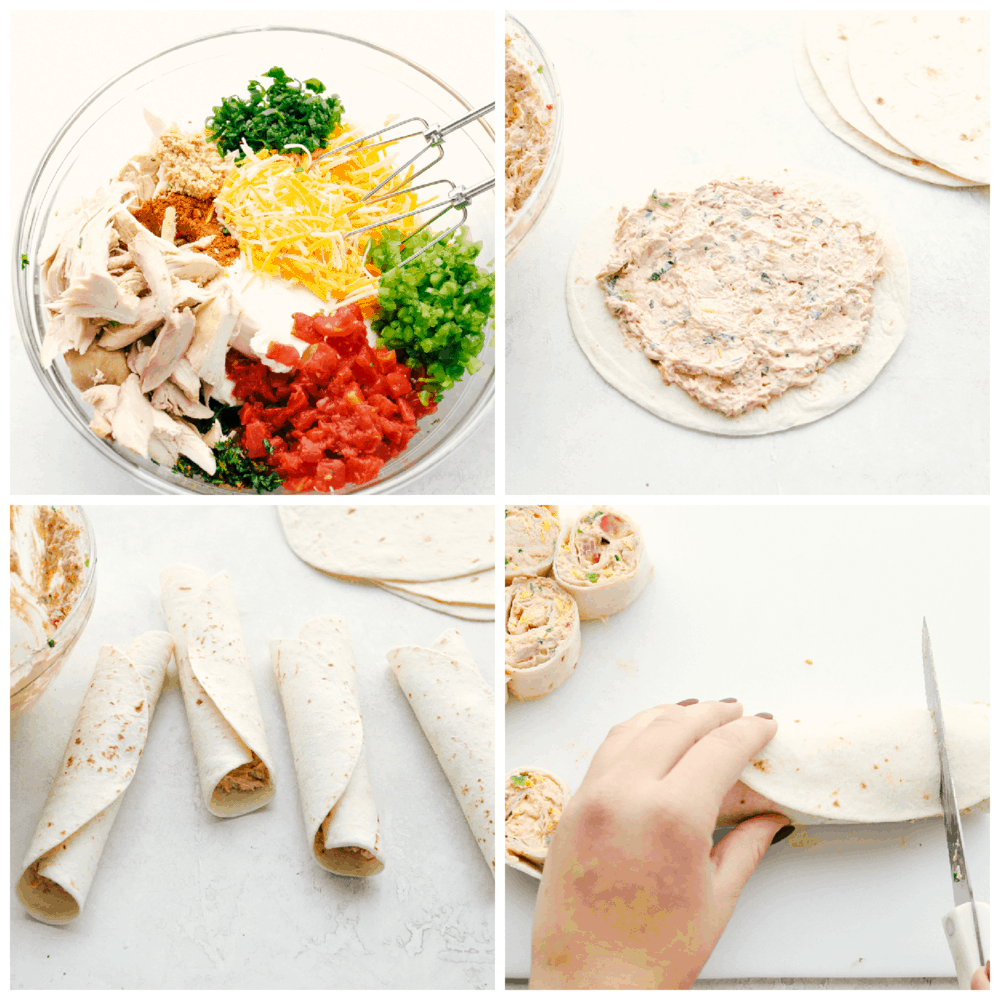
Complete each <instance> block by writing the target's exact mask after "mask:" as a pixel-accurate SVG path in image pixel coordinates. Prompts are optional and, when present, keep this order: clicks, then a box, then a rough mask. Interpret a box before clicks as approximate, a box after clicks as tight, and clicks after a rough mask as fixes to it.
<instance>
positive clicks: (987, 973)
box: [986, 959, 990, 980]
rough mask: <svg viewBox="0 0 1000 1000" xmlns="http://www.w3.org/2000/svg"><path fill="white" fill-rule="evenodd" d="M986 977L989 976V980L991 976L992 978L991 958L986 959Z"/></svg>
mask: <svg viewBox="0 0 1000 1000" xmlns="http://www.w3.org/2000/svg"><path fill="white" fill-rule="evenodd" d="M986 978H987V980H989V978H990V960H989V959H986Z"/></svg>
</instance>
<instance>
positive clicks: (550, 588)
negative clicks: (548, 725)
mask: <svg viewBox="0 0 1000 1000" xmlns="http://www.w3.org/2000/svg"><path fill="white" fill-rule="evenodd" d="M526 592H527V595H528V596H525V594H526ZM515 597H516V598H517V599H518V600H519V601H521V602H525V603H527V604H529V605H530V604H531V603H542V602H549V604H550V606H551V608H552V612H553V614H554V616H555V617H554V618H553V616H552V614H550V615H549V617H547V618H546V619H545V621H546V624H545V625H541V626H540V627H539V628H540V629H541V628H546V627H548V623H549V622H552V621H553V620H555V621H569V622H570V631H569V634H568V636H567V637H566V639H565V640H564V641H563V642H561V643H560V644H559V645H558V646H557V647H556V648H555V649H554V650H553V652H552V655H551V656H550V657H549V658H548V659H547V660H545V662H544V663H538V664H535V666H533V667H524V668H516V667H514V666H513V665H512V664H510V663H508V662H506V660H505V663H504V674H505V678H506V681H507V691H508V692H509V693H510V694H511V695H513V697H514V698H516V699H517V700H518V701H532V700H534V699H535V698H541V697H542V696H543V695H547V694H548V693H549V692H550V691H554V690H555V689H556V688H557V687H559V686H560V685H561V684H563V683H565V682H566V681H567V680H568V679H569V677H570V675H571V674H572V673H573V671H574V670H575V669H576V665H577V663H578V662H579V660H580V612H579V610H578V608H577V606H576V601H575V600H574V599H573V596H572V594H569V593H568V592H567V591H565V590H564V589H563V588H562V587H560V586H559V584H558V583H557V582H556V581H555V580H552V579H549V578H548V577H540V578H538V577H518V578H516V579H514V580H512V581H511V582H510V584H509V585H508V586H507V587H506V588H505V590H504V627H505V631H506V630H508V629H509V627H510V609H511V606H512V605H513V603H514V599H515ZM527 634H528V635H531V632H528V633H527ZM510 643H511V639H510V634H509V632H507V635H506V637H505V642H504V645H505V647H507V648H509V647H510ZM505 703H506V701H505Z"/></svg>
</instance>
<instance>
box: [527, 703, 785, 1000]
mask: <svg viewBox="0 0 1000 1000" xmlns="http://www.w3.org/2000/svg"><path fill="white" fill-rule="evenodd" d="M777 729H778V725H777V723H776V722H774V721H773V720H771V719H767V718H761V717H758V716H749V717H747V716H743V707H742V706H741V705H739V704H736V703H734V704H727V703H723V702H717V701H708V702H702V703H701V704H693V703H688V702H685V703H682V704H681V705H661V706H660V707H659V708H653V709H649V710H648V711H645V712H640V713H639V714H638V715H637V716H635V718H633V719H630V720H629V721H628V722H624V723H621V724H620V725H617V726H615V727H614V729H612V730H611V732H610V733H609V734H608V737H607V739H606V740H605V741H604V742H603V743H602V744H601V746H600V747H599V748H598V750H597V753H596V754H595V755H594V760H593V762H592V763H591V765H590V769H589V770H588V771H587V775H586V777H585V778H584V779H583V784H582V785H581V786H580V790H579V791H578V792H577V793H576V794H575V795H574V796H573V797H572V799H570V802H569V806H568V807H567V809H566V812H565V813H564V814H563V816H562V819H561V820H560V821H559V826H558V827H557V828H556V832H555V835H554V836H553V838H552V844H551V846H550V848H549V853H548V857H547V858H546V861H545V870H544V875H543V877H542V884H541V888H540V890H539V898H538V904H537V907H536V909H535V924H534V928H533V931H532V965H531V987H532V989H546V988H549V989H597V988H601V987H605V988H607V987H612V988H621V989H686V988H687V987H689V986H690V985H691V984H692V983H693V982H694V981H695V979H697V977H698V973H699V972H700V971H701V968H702V966H703V965H704V964H705V962H706V961H707V960H708V956H709V955H710V954H711V953H712V949H713V948H714V947H715V943H716V941H718V940H719V937H720V935H721V934H722V931H723V930H724V929H725V926H726V923H727V922H728V920H729V918H730V916H731V915H732V912H733V908H734V907H735V906H736V900H737V899H738V898H739V894H740V891H741V890H742V888H743V886H744V885H746V882H747V879H749V878H750V875H751V874H752V873H753V870H754V868H756V867H757V864H758V862H759V861H760V859H761V858H762V857H763V856H764V852H765V851H766V850H767V848H768V846H769V845H770V844H771V842H772V840H773V838H774V836H775V834H776V833H778V831H779V830H781V829H782V828H783V827H787V828H788V832H789V833H790V832H791V827H790V826H788V819H787V818H786V817H785V816H781V815H779V814H776V813H771V814H768V815H763V816H755V817H753V818H752V819H748V820H746V821H745V822H743V823H741V824H740V825H739V826H738V827H736V829H734V830H733V831H732V832H731V833H730V834H728V836H726V837H725V838H724V839H723V840H722V841H720V842H719V843H718V844H717V845H716V846H715V847H713V846H712V831H713V830H714V829H715V824H716V818H717V817H718V815H719V805H720V803H721V802H722V799H723V796H724V795H725V794H726V792H727V791H728V789H729V788H731V787H732V785H733V784H734V782H735V781H736V779H737V778H738V777H739V774H740V772H741V771H742V770H743V768H744V767H745V766H746V764H747V762H748V761H749V760H750V759H751V757H753V756H754V754H756V753H758V752H759V751H760V750H761V749H762V748H763V747H764V746H765V744H767V743H768V742H770V740H771V739H772V738H773V737H774V734H775V733H776V732H777ZM786 836H787V834H786Z"/></svg>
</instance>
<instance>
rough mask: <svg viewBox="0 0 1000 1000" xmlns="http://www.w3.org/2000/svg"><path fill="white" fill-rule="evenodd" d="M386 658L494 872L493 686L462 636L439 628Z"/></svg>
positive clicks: (387, 654)
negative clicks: (427, 644) (424, 641)
mask: <svg viewBox="0 0 1000 1000" xmlns="http://www.w3.org/2000/svg"><path fill="white" fill-rule="evenodd" d="M386 659H387V660H388V661H389V666H390V667H391V668H392V672H393V675H394V676H395V678H396V680H397V681H398V683H399V686H400V688H402V690H403V693H404V694H405V695H406V697H407V699H408V700H409V702H410V707H411V708H412V709H413V713H414V715H416V717H417V721H418V722H419V723H420V728H421V729H423V731H424V735H425V736H426V737H427V741H428V742H429V743H430V745H431V747H432V748H433V749H434V753H435V755H436V756H437V759H438V763H439V764H440V765H441V768H442V770H443V771H444V773H445V775H446V776H447V778H448V782H449V783H450V784H451V788H452V791H453V792H454V793H455V798H456V799H458V803H459V805H460V806H461V807H462V812H463V813H465V819H466V821H467V822H468V824H469V829H470V830H472V834H473V836H474V837H475V838H476V843H477V844H479V849H480V850H481V851H482V852H483V857H484V858H485V859H486V864H487V865H489V867H490V870H491V871H492V872H493V874H494V875H496V859H495V856H494V839H495V830H494V823H493V789H494V782H493V692H492V691H491V690H490V688H489V685H488V684H487V683H486V681H484V680H483V678H482V676H481V675H480V673H479V669H478V667H477V666H476V662H475V660H473V658H472V654H471V653H470V652H469V647H468V646H466V644H465V640H464V639H463V638H462V636H461V635H460V634H459V633H458V632H457V631H455V629H448V631H447V632H443V633H442V634H441V635H440V636H439V637H438V639H437V641H436V642H435V643H434V645H433V646H432V647H431V648H430V649H425V648H424V647H422V646H400V647H399V648H397V649H390V650H389V652H388V653H386Z"/></svg>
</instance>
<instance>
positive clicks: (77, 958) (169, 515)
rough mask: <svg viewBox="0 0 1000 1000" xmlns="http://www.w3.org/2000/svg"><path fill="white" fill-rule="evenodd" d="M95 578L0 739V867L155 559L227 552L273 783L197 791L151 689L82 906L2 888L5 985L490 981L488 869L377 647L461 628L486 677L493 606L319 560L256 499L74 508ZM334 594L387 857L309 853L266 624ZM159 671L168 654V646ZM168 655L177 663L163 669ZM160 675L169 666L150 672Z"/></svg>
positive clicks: (294, 623)
mask: <svg viewBox="0 0 1000 1000" xmlns="http://www.w3.org/2000/svg"><path fill="white" fill-rule="evenodd" d="M87 512H88V513H89V515H90V517H91V520H92V522H93V524H94V528H95V530H96V534H97V552H98V570H97V599H96V604H95V607H94V611H93V615H92V617H91V620H90V622H89V624H88V625H87V628H86V631H85V632H84V634H83V637H82V638H81V639H80V641H79V643H78V645H77V646H76V648H75V649H74V650H73V652H72V654H71V655H70V658H69V660H68V662H67V663H66V664H65V666H64V667H63V670H62V672H61V673H60V675H59V676H58V677H57V678H56V679H55V680H54V681H53V683H52V686H51V687H50V688H49V690H48V691H47V692H46V693H45V694H44V695H43V697H42V699H41V700H40V701H39V702H38V704H37V705H36V706H35V707H34V708H33V709H32V710H31V711H30V712H29V713H28V715H27V716H26V717H25V718H24V720H23V722H22V724H21V727H20V730H19V732H18V734H17V736H16V738H15V739H14V740H12V742H11V840H10V852H11V884H12V885H13V883H14V882H16V880H17V878H18V877H19V875H20V871H21V869H20V863H21V860H22V857H23V854H24V852H25V850H26V849H27V847H28V844H29V842H30V839H31V835H32V832H33V830H34V828H35V823H36V821H37V819H38V815H39V813H40V811H41V808H42V805H43V803H44V802H45V798H46V796H47V794H48V791H49V787H50V785H51V782H52V778H53V776H54V774H55V772H56V770H57V769H58V767H59V764H60V763H61V761H62V755H63V753H64V751H65V748H66V740H67V739H68V736H69V733H70V731H71V727H72V724H73V721H74V720H75V718H76V713H77V711H78V709H79V706H80V702H81V700H82V698H83V694H84V691H85V689H86V686H87V685H88V684H89V681H90V676H91V673H92V671H93V669H94V664H95V662H96V658H97V651H98V649H99V648H100V646H101V645H103V644H105V643H110V644H113V645H116V646H118V647H119V648H122V649H124V648H126V647H127V646H128V644H129V643H130V642H131V641H132V639H134V638H135V637H136V636H137V635H138V634H140V633H141V632H144V631H147V630H149V629H165V628H166V624H165V621H164V618H163V614H162V612H161V610H160V603H159V592H160V589H159V572H160V569H161V568H162V567H163V566H165V565H167V564H169V563H172V562H190V563H192V564H194V565H197V566H200V567H201V568H203V569H204V570H206V571H208V572H216V571H219V570H223V569H225V570H228V572H229V574H230V576H231V578H232V581H233V587H234V590H235V593H236V599H237V603H238V605H239V608H240V612H241V618H242V624H243V631H244V635H245V639H246V645H247V650H248V652H249V656H250V663H251V667H252V670H253V674H254V681H255V683H256V687H257V693H258V696H259V698H260V702H261V709H262V713H263V717H264V724H265V727H266V729H267V734H268V740H269V742H270V745H271V750H272V753H273V756H274V760H275V770H276V784H277V794H276V795H275V797H274V799H273V800H272V801H271V802H270V803H269V804H268V805H267V806H266V807H264V808H263V809H260V810H258V811H257V812H254V813H251V814H249V815H247V816H241V817H238V818H236V819H218V818H216V817H214V816H212V815H211V814H210V813H209V812H208V811H207V810H206V808H205V805H204V803H203V801H202V798H201V794H200V790H199V786H198V781H197V772H196V770H195V761H194V753H193V749H192V746H191V736H190V731H189V729H188V725H187V719H186V717H185V714H184V706H183V701H182V699H181V694H180V690H179V689H178V688H177V686H176V680H174V681H173V686H171V687H169V688H166V689H165V690H164V692H163V695H162V697H161V699H160V702H159V704H158V706H157V709H156V713H155V715H154V717H153V721H152V725H151V727H150V738H149V742H148V744H147V747H146V752H145V753H144V754H143V758H142V762H141V765H140V767H139V769H138V771H137V772H136V776H135V779H134V780H133V782H132V784H131V786H130V787H129V789H128V790H127V792H126V793H125V796H124V801H123V804H122V807H121V811H120V812H119V814H118V817H117V820H116V822H115V825H114V828H113V829H112V831H111V835H110V837H109V840H108V844H107V847H106V849H105V851H104V856H103V858H102V859H101V862H100V865H99V867H98V870H97V874H96V877H95V879H94V883H93V886H92V888H91V891H90V895H89V897H88V899H87V902H86V905H85V907H84V910H83V913H82V915H81V916H80V917H79V918H78V919H77V920H76V921H74V922H73V923H71V924H68V925H65V926H62V927H51V926H48V925H46V924H42V923H39V922H37V921H35V920H33V919H32V918H31V917H29V916H27V914H26V913H25V911H24V909H23V908H22V906H21V905H20V903H19V902H18V900H17V896H16V894H15V893H14V891H13V888H12V889H11V926H10V946H11V956H12V957H11V986H12V987H13V988H14V989H49V988H58V989H122V988H124V989H144V988H145V989H279V988H289V989H296V988H300V989H306V988H311V989H319V988H330V987H333V986H335V987H337V988H340V989H346V988H348V987H358V988H385V989H392V988H400V987H408V988H413V989H421V988H423V989H438V990H441V989H457V988H478V989H491V988H492V987H493V984H494V879H493V876H492V874H491V873H490V871H489V869H488V868H487V867H486V865H485V864H484V863H483V857H482V854H481V853H480V850H479V847H478V845H477V844H476V841H475V838H474V837H473V835H472V833H471V832H470V830H469V828H468V825H467V824H466V821H465V817H464V815H463V814H462V810H461V807H460V806H459V804H458V802H457V801H456V800H455V796H454V795H453V793H452V791H451V787H450V786H449V784H448V781H447V779H446V778H445V775H444V772H443V771H442V770H441V767H440V765H439V764H438V762H437V759H436V758H435V756H434V752H433V750H432V749H431V747H430V745H429V744H428V742H427V740H426V738H425V737H424V735H423V732H422V731H421V729H420V726H419V724H418V722H417V720H416V717H415V716H414V715H413V712H412V711H411V709H410V706H409V704H408V703H407V701H406V698H405V697H404V696H403V693H402V692H401V691H400V689H399V686H398V685H397V683H396V681H395V679H394V678H393V677H391V676H390V670H389V666H388V664H387V662H386V659H385V653H386V650H388V649H390V648H392V647H394V646H396V645H400V644H406V643H416V644H418V645H423V644H429V643H431V642H432V641H433V640H434V639H436V638H437V636H438V635H440V633H441V632H443V631H444V630H445V629H448V628H457V629H458V630H459V631H460V632H461V633H462V635H463V636H464V637H465V639H466V641H467V642H468V644H469V647H470V649H471V650H472V652H473V655H474V656H475V657H476V660H477V662H478V664H479V667H480V670H481V671H482V673H483V675H484V676H485V677H486V678H487V681H488V682H489V683H490V684H491V685H492V684H493V683H494V678H493V670H492V664H493V625H492V623H484V624H479V623H475V622H467V621H460V620H458V619H457V618H453V617H451V616H448V615H443V614H440V613H438V612H436V611H429V610H426V609H424V608H421V607H419V606H417V605H416V604H413V603H411V602H409V601H405V600H402V599H401V598H398V597H396V596H395V595H393V594H390V593H388V592H387V591H384V590H381V589H379V588H377V587H374V586H364V585H360V584H352V583H347V582H344V581H340V580H336V579H333V578H331V577H327V576H325V575H323V574H321V573H319V572H317V571H316V570H314V569H312V568H311V567H309V566H307V565H305V564H304V563H302V562H301V561H300V560H299V559H298V558H296V556H294V555H293V554H292V552H291V550H290V549H289V548H288V547H287V545H286V544H285V541H284V537H283V535H282V533H281V529H280V526H279V524H278V519H277V515H276V512H275V510H274V509H273V507H271V506H268V507H267V508H264V507H254V508H240V509H238V510H234V509H233V507H232V506H231V505H229V506H226V507H220V506H217V505H211V506H206V505H194V504H187V505H185V506H184V507H179V506H156V507H150V506H147V507H136V506H133V507H127V508H125V507H97V506H90V507H88V508H87ZM323 614H342V615H344V616H345V617H346V618H347V620H348V622H349V625H350V630H351V639H352V644H353V648H354V655H355V664H356V668H357V672H358V679H359V683H360V689H361V705H362V713H363V715H364V722H365V743H366V747H367V751H368V765H369V768H370V771H371V779H372V786H373V788H374V792H375V801H376V804H377V806H378V810H379V815H380V819H381V831H382V838H383V841H384V844H385V869H384V871H382V872H381V873H380V874H379V875H376V876H373V877H371V878H369V879H350V878H342V877H338V876H336V875H331V874H330V873H328V872H326V871H324V870H322V869H321V868H320V867H319V866H318V865H317V864H316V862H315V861H314V859H313V856H312V850H311V846H310V843H309V837H308V835H307V833H306V831H305V828H304V826H303V820H302V814H301V807H300V804H299V797H298V785H297V782H296V777H295V771H294V768H293V764H292V756H291V748H290V746H289V743H288V731H287V729H286V726H285V719H284V713H283V711H282V708H281V701H280V696H279V694H278V691H277V687H276V684H275V682H274V680H273V675H272V672H271V665H270V656H269V653H268V641H269V640H270V639H273V638H281V637H284V636H295V635H297V634H298V631H299V629H300V628H301V627H302V625H303V624H305V622H306V621H307V620H308V619H310V618H312V617H315V616H316V615H323ZM171 670H172V671H173V667H171ZM175 676H176V675H175ZM168 683H169V682H168Z"/></svg>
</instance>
